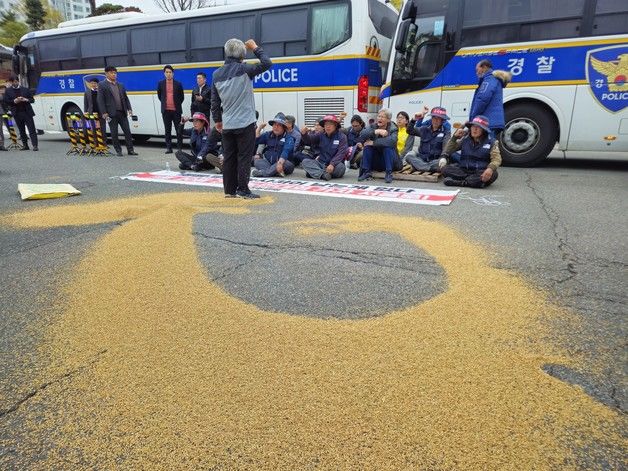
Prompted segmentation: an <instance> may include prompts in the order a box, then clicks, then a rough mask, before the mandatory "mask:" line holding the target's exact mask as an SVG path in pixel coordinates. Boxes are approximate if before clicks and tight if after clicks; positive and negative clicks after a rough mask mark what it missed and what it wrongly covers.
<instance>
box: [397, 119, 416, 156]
mask: <svg viewBox="0 0 628 471" xmlns="http://www.w3.org/2000/svg"><path fill="white" fill-rule="evenodd" d="M409 122H410V116H408V113H406V112H405V111H400V112H399V113H397V129H398V133H397V154H399V158H400V159H401V160H402V162H403V160H404V159H405V157H406V155H407V154H408V152H410V151H411V150H412V147H414V134H412V133H410V132H408V123H409Z"/></svg>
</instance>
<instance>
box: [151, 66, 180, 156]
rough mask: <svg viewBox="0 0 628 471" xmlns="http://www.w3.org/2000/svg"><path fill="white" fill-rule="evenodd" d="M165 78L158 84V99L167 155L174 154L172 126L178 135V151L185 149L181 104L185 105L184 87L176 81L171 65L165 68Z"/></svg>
mask: <svg viewBox="0 0 628 471" xmlns="http://www.w3.org/2000/svg"><path fill="white" fill-rule="evenodd" d="M164 76H165V77H166V78H164V79H163V80H160V81H159V83H158V84H157V98H159V101H161V116H162V117H163V119H164V131H165V134H166V154H172V125H173V124H174V130H175V132H176V133H177V150H181V148H182V147H183V136H182V135H181V131H180V130H179V123H180V122H181V113H182V112H183V111H182V109H181V104H182V103H183V99H184V96H183V86H182V85H181V82H179V81H178V80H175V79H174V69H173V68H172V66H171V65H167V66H165V67H164Z"/></svg>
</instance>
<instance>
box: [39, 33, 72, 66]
mask: <svg viewBox="0 0 628 471" xmlns="http://www.w3.org/2000/svg"><path fill="white" fill-rule="evenodd" d="M77 43H78V41H77V38H76V36H66V37H63V38H52V39H42V40H40V41H39V55H40V56H41V57H42V58H43V59H44V60H46V61H58V60H60V59H75V58H77V57H78V48H77Z"/></svg>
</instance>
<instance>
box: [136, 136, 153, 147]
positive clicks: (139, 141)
mask: <svg viewBox="0 0 628 471" xmlns="http://www.w3.org/2000/svg"><path fill="white" fill-rule="evenodd" d="M149 139H150V136H147V135H146V134H133V143H134V144H137V145H140V146H141V145H142V144H146V143H147V142H148V140H149Z"/></svg>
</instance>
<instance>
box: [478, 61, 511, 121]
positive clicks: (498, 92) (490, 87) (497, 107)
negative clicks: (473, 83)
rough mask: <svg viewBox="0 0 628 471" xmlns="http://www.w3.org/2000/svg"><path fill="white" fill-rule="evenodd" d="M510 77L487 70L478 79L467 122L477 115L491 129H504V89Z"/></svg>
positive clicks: (499, 72) (501, 72)
mask: <svg viewBox="0 0 628 471" xmlns="http://www.w3.org/2000/svg"><path fill="white" fill-rule="evenodd" d="M509 81H510V77H509V74H508V73H504V72H503V71H500V70H496V71H493V70H492V69H488V71H487V72H486V73H485V74H484V75H483V76H482V77H481V78H480V81H479V82H478V88H476V89H475V93H474V94H473V101H472V102H471V109H470V110H469V121H471V120H472V119H473V118H475V117H476V116H478V115H484V116H486V117H487V118H488V122H489V126H490V128H491V129H504V87H506V85H508V82H509Z"/></svg>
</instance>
